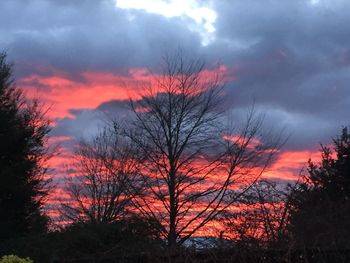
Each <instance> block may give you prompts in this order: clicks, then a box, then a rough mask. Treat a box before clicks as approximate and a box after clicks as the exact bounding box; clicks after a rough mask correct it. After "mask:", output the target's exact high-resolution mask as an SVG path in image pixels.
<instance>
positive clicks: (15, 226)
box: [0, 53, 50, 243]
mask: <svg viewBox="0 0 350 263" xmlns="http://www.w3.org/2000/svg"><path fill="white" fill-rule="evenodd" d="M49 129H50V128H49V121H48V120H47V119H46V118H45V116H44V112H43V110H42V108H41V107H40V106H39V104H38V103H35V102H34V103H29V102H27V101H26V100H25V98H24V96H23V93H22V91H21V90H20V89H18V88H16V87H15V85H14V81H13V77H12V65H11V64H9V63H8V62H7V61H6V54H5V53H0V243H1V240H4V239H8V238H16V237H21V236H26V235H28V234H33V233H38V232H42V231H45V230H46V226H47V221H48V220H47V217H46V216H45V215H44V213H43V211H42V206H43V198H44V197H45V196H46V195H47V191H48V190H47V187H46V186H47V184H48V181H47V180H45V179H44V175H45V172H46V169H45V167H44V166H43V165H44V162H45V160H46V159H47V156H48V154H47V150H46V145H45V144H46V140H47V134H48V132H49Z"/></svg>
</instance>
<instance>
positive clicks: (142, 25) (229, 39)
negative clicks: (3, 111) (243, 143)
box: [0, 0, 350, 149]
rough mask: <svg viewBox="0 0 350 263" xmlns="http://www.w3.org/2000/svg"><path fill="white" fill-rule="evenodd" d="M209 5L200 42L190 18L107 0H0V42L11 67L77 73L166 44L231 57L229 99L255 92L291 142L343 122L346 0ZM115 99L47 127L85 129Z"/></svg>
mask: <svg viewBox="0 0 350 263" xmlns="http://www.w3.org/2000/svg"><path fill="white" fill-rule="evenodd" d="M213 7H214V9H215V11H216V13H217V21H216V23H215V28H216V32H215V33H214V36H215V39H214V41H213V42H211V43H210V44H209V45H208V46H202V45H201V38H200V36H199V34H197V33H195V32H193V31H191V30H190V29H189V27H188V26H187V24H188V23H190V21H189V20H188V19H186V18H183V17H180V18H171V19H170V18H165V17H162V16H160V15H155V14H149V13H146V12H144V11H135V10H133V11H132V10H121V9H118V8H116V7H115V6H114V1H112V0H105V1H92V0H91V1H83V0H79V1H68V0H67V1H59V0H57V1H53V0H52V1H44V0H34V1H31V2H30V4H29V1H26V0H4V1H1V3H0V10H2V16H0V47H1V48H4V49H5V50H7V52H8V54H9V57H10V59H12V60H14V62H15V63H16V69H17V70H16V74H17V76H18V77H21V76H25V75H29V74H32V73H38V74H42V75H45V74H46V75H50V74H53V70H56V69H59V70H63V71H65V72H67V74H70V75H71V77H72V78H78V77H79V73H80V72H83V71H87V70H96V71H111V72H119V73H122V74H125V73H126V72H127V69H128V68H130V67H145V66H149V67H151V68H156V66H157V65H158V63H159V59H160V57H161V55H162V54H163V53H164V52H165V51H166V50H172V49H174V48H176V47H178V46H181V47H182V48H183V49H184V50H186V51H187V52H188V53H189V54H193V56H197V55H203V56H204V57H205V58H206V59H207V61H208V64H209V65H212V64H213V63H215V62H217V61H221V62H222V63H223V64H226V65H228V68H229V72H231V73H232V74H234V75H235V76H236V80H234V81H232V82H230V83H227V86H226V90H227V93H228V99H229V101H230V102H231V105H232V107H233V108H234V109H236V110H237V112H241V111H242V110H244V109H245V108H247V106H250V105H251V103H252V101H253V100H255V103H256V107H257V108H258V109H260V110H262V111H264V112H265V113H266V115H267V117H266V122H265V125H266V126H267V127H268V126H271V125H274V124H278V125H279V126H285V127H286V129H287V130H289V131H290V133H291V138H290V141H289V143H288V144H287V146H286V147H287V148H288V149H305V148H312V147H316V146H317V143H319V142H321V141H329V138H330V137H331V136H335V135H336V134H337V132H338V131H339V129H340V127H341V125H347V124H349V123H350V121H349V114H348V112H347V109H349V108H350V87H349V84H350V74H349V73H350V47H349V46H348V43H349V42H350V34H349V32H350V16H349V15H348V10H350V2H349V1H346V0H320V1H319V3H318V4H315V5H312V4H311V1H307V0H293V1H290V0H267V1H257V0H247V1H238V0H235V1H231V0H222V1H213ZM120 103H121V104H122V102H106V103H105V104H102V105H101V106H100V107H99V108H98V109H96V110H83V109H82V110H81V111H78V112H75V113H74V118H71V119H69V118H66V119H62V120H59V121H58V126H57V128H55V131H54V133H55V134H66V135H68V134H71V135H74V136H75V135H78V134H79V133H81V131H80V129H84V130H85V131H92V130H93V129H94V128H93V127H95V125H96V124H97V123H98V125H100V124H99V122H98V121H97V119H98V118H100V116H98V114H97V112H100V111H101V110H102V111H105V110H111V109H112V108H114V109H119V108H120V106H121V105H120ZM116 111H117V112H118V113H120V112H121V111H120V110H116ZM96 114H97V115H96ZM74 126H75V127H74Z"/></svg>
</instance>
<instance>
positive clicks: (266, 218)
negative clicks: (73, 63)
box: [0, 52, 350, 262]
mask: <svg viewBox="0 0 350 263" xmlns="http://www.w3.org/2000/svg"><path fill="white" fill-rule="evenodd" d="M163 62H164V63H163V68H162V69H163V72H162V73H161V74H158V75H156V76H155V77H154V79H153V80H152V81H151V82H150V83H147V84H146V83H143V84H144V85H143V87H142V88H141V89H140V90H141V91H140V93H139V94H138V96H137V99H131V100H130V102H129V113H128V115H127V116H126V117H125V116H124V118H122V117H120V116H110V117H111V118H110V120H111V121H110V123H109V124H108V125H107V126H106V127H105V128H104V129H102V130H101V131H100V132H99V133H98V134H97V135H96V136H95V137H93V138H90V139H86V140H81V141H80V142H79V143H78V144H77V145H76V150H75V152H74V160H73V161H72V164H70V167H69V169H68V171H67V176H66V177H67V179H66V180H65V182H64V184H63V186H62V182H60V185H57V184H56V185H54V184H52V183H51V181H50V180H48V179H47V167H46V165H47V160H48V159H49V158H50V156H51V154H52V153H51V151H50V150H49V149H48V147H47V139H48V133H49V131H50V121H49V120H48V119H47V118H46V116H45V109H44V107H43V106H41V104H40V102H37V101H34V102H33V101H28V100H27V99H26V98H25V97H24V95H23V93H22V91H21V90H19V89H18V88H16V86H15V84H14V81H13V78H12V66H11V65H10V64H9V63H8V62H7V61H6V55H5V54H1V56H0V98H1V101H0V143H1V147H0V168H1V169H0V181H1V183H0V215H1V216H0V255H6V254H17V255H19V256H24V257H27V256H30V257H31V258H33V259H34V260H35V262H149V261H153V262H223V261H227V262H229V261H232V260H234V261H235V262H278V261H280V262H313V261H312V260H314V261H315V260H317V262H322V261H321V260H325V261H324V262H331V261H329V258H330V256H329V255H332V256H331V258H333V259H334V258H335V257H337V262H347V261H348V260H349V256H348V254H349V253H348V249H349V246H350V238H349V234H350V233H349V232H350V225H349V224H350V223H349V222H350V220H349V219H350V218H349V215H350V206H349V204H350V201H349V194H350V134H349V132H348V129H347V128H344V129H343V130H342V132H341V134H340V136H339V137H336V138H334V140H333V146H332V147H330V148H328V147H326V146H323V145H321V162H320V163H317V164H316V163H313V162H312V161H311V160H310V161H309V162H308V164H307V169H306V172H304V174H303V176H302V177H301V178H300V179H299V180H298V181H297V182H290V184H283V183H281V182H274V181H271V180H266V179H264V177H263V174H264V173H265V172H266V171H267V169H268V168H269V166H270V165H271V164H272V163H273V162H274V160H275V157H276V155H277V154H278V152H279V151H280V149H281V147H282V146H283V144H284V143H285V139H286V136H285V134H284V133H283V132H276V130H274V129H270V130H266V129H263V120H264V118H263V115H261V114H257V113H256V111H255V110H254V106H252V107H251V109H250V111H249V112H248V113H246V114H245V115H244V116H241V118H240V120H237V118H235V119H233V118H232V116H233V115H234V114H233V113H232V112H227V110H226V108H227V104H226V103H225V93H224V89H223V81H222V76H220V72H215V70H212V71H208V70H205V68H204V63H203V62H202V61H200V60H195V59H194V60H191V59H187V58H186V56H184V55H183V54H181V53H180V52H179V53H176V54H175V55H168V56H165V58H164V61H163ZM55 187H63V188H64V190H65V193H66V195H67V196H64V197H61V198H59V205H58V206H56V213H57V214H58V216H56V217H55V218H54V220H53V218H49V217H48V216H47V215H46V213H45V209H44V204H45V201H46V198H47V197H48V195H49V193H50V191H51V190H52V189H53V188H55Z"/></svg>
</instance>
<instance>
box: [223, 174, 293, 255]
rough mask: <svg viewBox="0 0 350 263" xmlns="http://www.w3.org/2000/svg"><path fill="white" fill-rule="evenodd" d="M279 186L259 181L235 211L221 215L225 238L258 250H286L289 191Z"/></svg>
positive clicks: (289, 206) (289, 205) (242, 198)
mask: <svg viewBox="0 0 350 263" xmlns="http://www.w3.org/2000/svg"><path fill="white" fill-rule="evenodd" d="M290 187H293V186H289V187H284V186H283V185H281V184H280V183H276V182H273V181H269V180H260V181H259V182H258V183H257V184H255V185H254V186H252V187H251V188H250V189H249V191H247V192H246V194H245V195H244V196H242V197H241V200H240V202H239V204H240V206H239V207H237V208H238V209H237V210H236V211H226V212H225V213H224V214H222V215H221V216H222V222H224V225H225V231H224V232H223V233H222V236H224V237H225V238H226V239H235V240H237V241H239V242H241V244H243V245H247V246H256V247H263V248H264V247H267V246H269V247H283V245H285V242H286V240H287V238H288V233H287V230H288V229H287V226H288V217H289V213H290V208H291V204H290V201H291V200H290V198H291V196H290V190H289V188H290Z"/></svg>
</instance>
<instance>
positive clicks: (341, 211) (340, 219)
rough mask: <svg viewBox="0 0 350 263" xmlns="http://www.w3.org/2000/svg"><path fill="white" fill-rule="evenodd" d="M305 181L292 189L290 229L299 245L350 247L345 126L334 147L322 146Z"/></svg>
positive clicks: (349, 139)
mask: <svg viewBox="0 0 350 263" xmlns="http://www.w3.org/2000/svg"><path fill="white" fill-rule="evenodd" d="M321 154H322V160H321V162H320V163H319V164H315V163H314V162H312V161H311V160H310V161H309V164H308V173H307V174H306V175H305V177H304V179H305V180H304V182H303V183H301V184H300V185H299V186H298V187H297V188H294V189H293V191H292V208H293V209H292V213H291V217H290V231H291V233H292V235H293V237H294V241H295V243H296V245H297V246H307V247H322V248H344V247H346V248H350V238H349V237H350V134H349V130H348V128H343V130H342V133H341V135H340V136H339V137H336V138H335V139H333V147H327V146H324V145H321Z"/></svg>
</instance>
